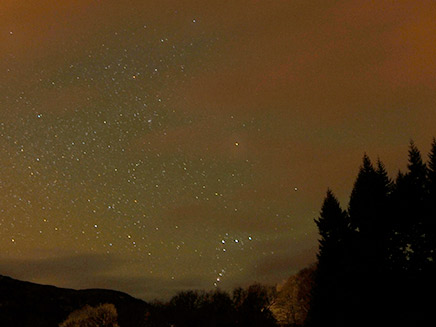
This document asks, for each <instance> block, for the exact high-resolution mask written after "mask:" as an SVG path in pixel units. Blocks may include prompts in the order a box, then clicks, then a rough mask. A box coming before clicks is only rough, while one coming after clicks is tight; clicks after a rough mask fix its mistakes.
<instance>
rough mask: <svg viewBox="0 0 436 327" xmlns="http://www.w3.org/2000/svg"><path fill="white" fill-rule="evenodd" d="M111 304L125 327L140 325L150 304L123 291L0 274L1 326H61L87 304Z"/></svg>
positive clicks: (138, 326) (120, 322)
mask: <svg viewBox="0 0 436 327" xmlns="http://www.w3.org/2000/svg"><path fill="white" fill-rule="evenodd" d="M102 303H112V304H114V306H115V307H116V310H117V312H118V322H119V324H120V326H123V327H129V326H131V327H140V326H145V324H141V323H142V322H144V315H145V312H146V311H147V310H148V307H149V305H148V304H147V303H145V302H144V301H141V300H138V299H135V298H133V297H131V296H130V295H128V294H126V293H122V292H117V291H111V290H101V289H89V290H80V291H76V290H72V289H65V288H58V287H54V286H47V285H39V284H34V283H29V282H23V281H19V280H15V279H12V278H10V277H5V276H0V326H1V327H17V326H20V327H27V326H29V327H38V326H41V327H58V325H59V324H60V323H61V322H62V321H64V320H65V319H66V318H67V316H68V315H69V314H70V313H71V312H73V311H75V310H78V309H80V308H82V307H84V306H85V305H91V306H98V305H99V304H102Z"/></svg>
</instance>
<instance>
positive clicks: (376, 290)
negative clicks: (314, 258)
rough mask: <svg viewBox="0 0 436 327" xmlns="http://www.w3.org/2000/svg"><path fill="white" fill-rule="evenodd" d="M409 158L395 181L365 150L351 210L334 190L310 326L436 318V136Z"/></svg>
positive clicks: (326, 207)
mask: <svg viewBox="0 0 436 327" xmlns="http://www.w3.org/2000/svg"><path fill="white" fill-rule="evenodd" d="M408 159H409V161H408V166H407V168H408V170H407V171H406V172H405V173H401V172H400V173H399V174H398V176H397V178H396V180H395V182H392V181H391V180H390V179H389V177H388V174H387V172H386V170H385V168H384V166H383V164H382V162H381V161H380V160H378V162H377V165H376V167H374V165H373V164H372V163H371V161H370V159H369V157H368V156H367V155H365V156H364V157H363V162H362V166H361V167H360V169H359V173H358V175H357V178H356V181H355V183H354V187H353V190H352V192H351V196H350V201H349V205H348V210H347V212H343V211H342V210H341V209H340V205H339V203H338V201H337V199H336V198H335V197H334V196H333V194H332V192H331V191H330V190H329V191H328V192H327V195H326V198H325V200H324V203H323V206H322V209H321V214H320V217H319V218H318V219H317V220H316V223H317V226H318V228H319V233H320V236H321V239H320V241H319V253H318V270H317V272H316V274H315V281H314V287H313V289H312V299H311V308H310V311H309V314H308V318H307V320H306V325H307V326H374V325H380V326H429V325H436V316H435V315H434V313H433V310H434V309H432V308H434V307H435V305H436V301H435V296H434V294H436V293H435V292H436V287H435V278H436V270H435V260H436V257H435V254H436V246H435V242H436V241H435V239H436V227H435V225H436V182H435V181H436V172H435V168H436V141H435V140H433V143H432V149H431V152H430V154H429V161H428V164H426V163H425V162H424V161H423V160H422V157H421V153H420V152H419V150H418V148H417V147H416V146H415V144H414V143H413V142H411V144H410V147H409V158H408Z"/></svg>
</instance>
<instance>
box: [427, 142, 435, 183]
mask: <svg viewBox="0 0 436 327" xmlns="http://www.w3.org/2000/svg"><path fill="white" fill-rule="evenodd" d="M428 159H429V161H428V170H429V173H430V175H433V176H434V175H436V138H434V137H433V142H432V143H431V150H430V153H429V154H428Z"/></svg>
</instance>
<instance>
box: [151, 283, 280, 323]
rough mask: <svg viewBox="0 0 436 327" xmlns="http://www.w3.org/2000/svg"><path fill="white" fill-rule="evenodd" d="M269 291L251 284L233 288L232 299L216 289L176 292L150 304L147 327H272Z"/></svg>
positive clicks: (270, 294) (271, 297)
mask: <svg viewBox="0 0 436 327" xmlns="http://www.w3.org/2000/svg"><path fill="white" fill-rule="evenodd" d="M272 290H274V288H269V287H265V286H262V285H259V284H254V285H251V286H250V287H248V288H247V289H242V288H237V289H235V290H234V291H233V294H232V296H230V295H229V294H228V293H226V292H223V291H220V290H217V291H214V292H203V291H184V292H180V293H178V294H177V295H176V296H174V297H173V298H172V299H171V300H170V301H169V302H168V303H166V304H164V303H155V304H154V305H153V307H152V308H151V311H150V314H149V315H148V317H147V326H156V327H157V326H162V327H163V326H178V327H184V326H190V327H196V326H211V327H214V326H216V327H239V326H244V327H245V326H254V327H256V326H259V327H261V326H262V327H268V326H271V327H273V326H276V323H275V319H274V318H273V316H272V313H271V311H270V310H269V306H270V305H271V303H272V299H273V295H274V294H273V291H272Z"/></svg>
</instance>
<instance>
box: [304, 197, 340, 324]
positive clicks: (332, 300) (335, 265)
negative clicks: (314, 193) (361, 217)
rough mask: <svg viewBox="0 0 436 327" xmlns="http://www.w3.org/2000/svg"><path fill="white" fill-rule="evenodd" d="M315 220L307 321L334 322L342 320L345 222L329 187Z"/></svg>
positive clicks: (308, 322) (314, 322) (316, 322)
mask: <svg viewBox="0 0 436 327" xmlns="http://www.w3.org/2000/svg"><path fill="white" fill-rule="evenodd" d="M315 222H316V225H317V226H318V229H319V234H320V236H321V238H320V240H319V252H318V254H317V257H318V267H317V271H316V273H315V282H314V287H313V289H312V299H311V306H310V311H309V314H308V317H307V325H308V326H326V325H331V326H333V325H336V326H338V325H339V324H340V323H339V322H340V321H341V320H342V314H343V311H342V310H341V308H342V307H343V303H344V300H345V297H344V289H345V285H343V281H344V278H343V275H344V270H343V268H342V267H343V266H344V264H345V262H346V260H347V253H346V250H347V246H346V243H347V241H348V231H349V223H348V219H347V215H346V212H344V211H343V210H342V209H341V207H340V204H339V201H338V200H337V198H336V197H335V195H334V194H333V192H332V191H331V190H330V189H329V190H328V191H327V195H326V197H325V199H324V202H323V205H322V208H321V213H320V216H319V218H318V219H316V220H315Z"/></svg>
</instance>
